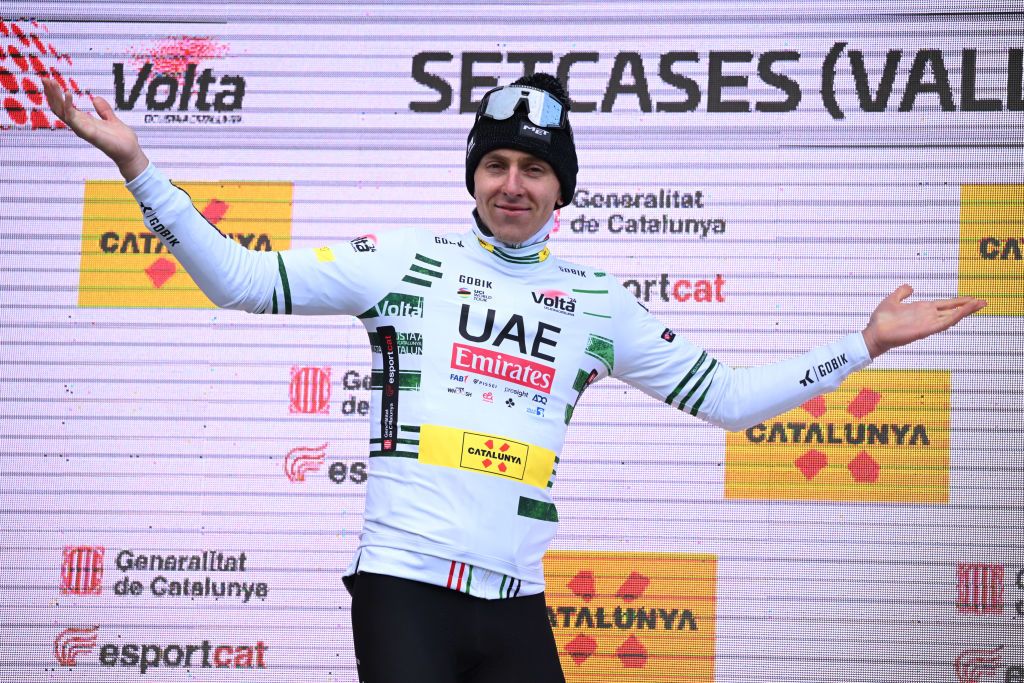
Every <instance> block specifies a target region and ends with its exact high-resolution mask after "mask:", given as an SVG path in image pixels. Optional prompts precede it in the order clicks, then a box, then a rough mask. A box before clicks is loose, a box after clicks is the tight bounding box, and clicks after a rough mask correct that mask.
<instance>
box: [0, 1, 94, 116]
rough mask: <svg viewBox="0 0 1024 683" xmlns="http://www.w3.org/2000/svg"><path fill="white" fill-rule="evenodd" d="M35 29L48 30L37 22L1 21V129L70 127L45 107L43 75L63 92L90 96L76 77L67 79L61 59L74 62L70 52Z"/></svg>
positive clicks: (68, 62)
mask: <svg viewBox="0 0 1024 683" xmlns="http://www.w3.org/2000/svg"><path fill="white" fill-rule="evenodd" d="M36 30H42V31H44V32H46V33H49V29H48V28H47V27H46V26H45V25H41V24H39V23H38V22H36V21H32V22H29V23H26V24H25V25H24V26H22V25H19V24H18V23H17V22H4V21H0V88H2V89H0V97H2V98H3V110H4V113H3V115H0V130H6V129H9V128H31V129H32V130H39V129H49V130H54V129H60V128H67V126H65V125H64V124H63V123H61V122H60V121H59V120H57V119H56V118H54V117H53V116H52V115H51V114H50V113H49V112H48V111H47V110H46V103H45V102H44V101H43V100H44V97H43V83H42V78H43V77H49V78H52V79H53V80H54V81H55V82H56V83H57V85H59V86H60V88H61V90H63V91H64V92H70V93H72V94H73V95H77V96H80V97H81V96H86V95H88V93H83V92H82V90H81V88H79V87H78V84H77V83H75V81H74V79H72V78H67V79H65V77H64V74H62V73H61V71H60V63H61V62H67V64H68V65H69V66H70V65H71V55H69V54H66V53H61V52H59V51H58V50H57V48H56V47H54V46H53V43H44V42H43V40H42V39H41V38H40V37H39V35H38V34H37V33H36Z"/></svg>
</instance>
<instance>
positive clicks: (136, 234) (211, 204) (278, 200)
mask: <svg viewBox="0 0 1024 683" xmlns="http://www.w3.org/2000/svg"><path fill="white" fill-rule="evenodd" d="M178 187H180V188H182V189H183V190H185V191H186V192H188V194H189V195H190V196H191V198H192V203H193V205H194V206H195V207H196V210H197V211H199V212H200V213H201V214H202V215H203V216H204V217H205V218H206V219H207V220H208V221H209V222H210V223H211V224H213V225H214V226H216V229H218V230H220V231H221V232H222V233H224V234H225V235H227V236H228V237H230V238H231V239H233V240H235V241H236V242H238V243H239V244H241V245H242V246H244V247H246V248H248V249H255V250H258V251H272V250H275V251H276V250H282V249H287V248H289V247H290V246H291V231H292V183H280V182H275V183H264V182H224V183H180V184H178ZM212 229H213V228H211V230H212ZM78 305H79V306H86V307H115V308H214V305H213V304H212V303H211V302H210V300H209V299H207V298H206V295H204V294H203V293H202V292H201V291H200V290H199V288H198V287H197V286H196V284H195V283H194V282H193V281H192V278H191V277H189V275H188V273H186V272H185V270H184V268H182V267H181V264H180V263H178V260H177V259H176V258H175V257H174V256H172V255H171V254H170V253H169V252H168V251H167V249H166V248H165V247H164V246H163V244H162V243H161V242H160V240H159V239H158V238H157V237H156V235H154V234H153V233H152V232H150V231H149V230H148V229H147V228H146V226H145V223H144V222H143V220H142V214H141V212H140V210H139V205H138V203H137V202H136V201H135V199H134V198H133V197H132V195H131V193H130V192H129V191H128V190H127V189H126V188H125V186H124V183H121V182H115V181H87V182H86V183H85V204H84V209H83V215H82V259H81V267H80V269H79V277H78Z"/></svg>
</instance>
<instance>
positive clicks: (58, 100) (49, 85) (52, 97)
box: [42, 78, 67, 123]
mask: <svg viewBox="0 0 1024 683" xmlns="http://www.w3.org/2000/svg"><path fill="white" fill-rule="evenodd" d="M42 81H43V92H44V93H45V94H46V103H47V104H48V105H49V106H50V111H52V112H53V113H54V114H55V115H56V116H57V118H58V119H60V120H61V121H64V110H65V106H64V103H65V99H64V93H63V92H62V91H61V89H60V86H58V85H57V83H56V82H55V81H52V80H50V79H49V78H44V79H42ZM65 123H67V122H66V121H65Z"/></svg>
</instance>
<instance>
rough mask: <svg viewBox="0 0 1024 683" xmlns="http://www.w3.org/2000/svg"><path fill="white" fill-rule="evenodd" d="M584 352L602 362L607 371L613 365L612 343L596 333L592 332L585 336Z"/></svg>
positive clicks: (613, 351)
mask: <svg viewBox="0 0 1024 683" xmlns="http://www.w3.org/2000/svg"><path fill="white" fill-rule="evenodd" d="M585 353H586V354H587V355H588V356H591V357H592V358H596V359H597V360H599V361H601V362H602V363H604V366H605V367H606V368H608V372H609V373H610V372H611V371H612V368H613V367H615V346H614V345H613V344H612V340H611V339H607V338H605V337H601V336H599V335H596V334H592V335H590V336H589V337H587V348H586V351H585Z"/></svg>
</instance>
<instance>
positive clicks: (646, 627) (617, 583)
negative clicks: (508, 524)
mask: <svg viewBox="0 0 1024 683" xmlns="http://www.w3.org/2000/svg"><path fill="white" fill-rule="evenodd" d="M716 567H717V561H716V558H715V556H713V555H699V554H683V553H616V552H577V551H549V552H548V553H547V554H546V555H545V556H544V574H545V583H546V584H547V590H546V592H545V595H546V596H547V605H548V607H547V610H548V620H549V621H550V623H551V627H552V629H553V631H554V634H555V642H556V644H557V646H558V654H559V657H560V658H561V660H562V667H563V668H564V669H565V671H566V674H567V678H568V679H569V680H572V681H579V682H580V683H586V682H590V681H593V683H607V682H608V681H609V680H615V681H624V682H630V681H635V682H636V683H645V682H647V681H676V680H686V681H699V682H704V683H711V682H712V681H714V678H715V632H716V628H715V603H716V574H717V568H716Z"/></svg>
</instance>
